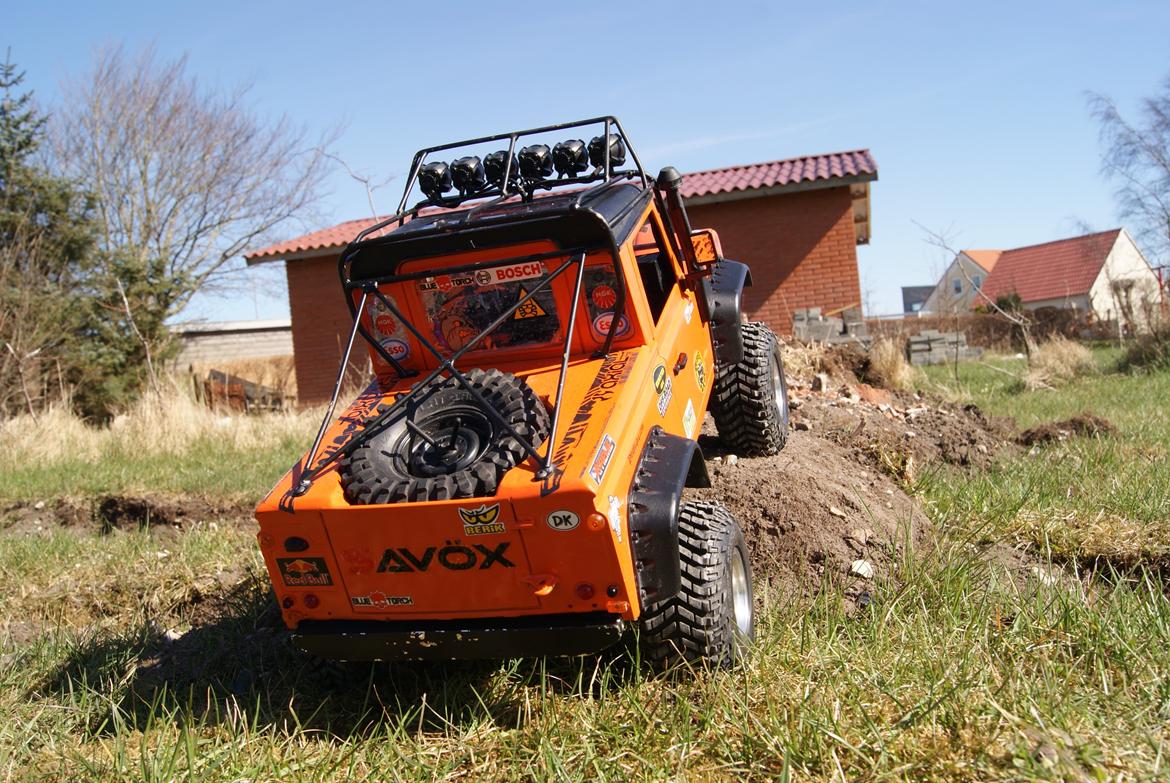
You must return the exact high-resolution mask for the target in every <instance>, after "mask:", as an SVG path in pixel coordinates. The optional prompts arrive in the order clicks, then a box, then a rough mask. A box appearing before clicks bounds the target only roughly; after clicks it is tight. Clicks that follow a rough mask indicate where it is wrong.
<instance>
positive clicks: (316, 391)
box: [284, 250, 369, 405]
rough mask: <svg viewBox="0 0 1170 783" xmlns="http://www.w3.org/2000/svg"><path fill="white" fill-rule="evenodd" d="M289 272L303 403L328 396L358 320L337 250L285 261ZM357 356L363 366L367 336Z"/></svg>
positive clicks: (295, 348) (355, 351)
mask: <svg viewBox="0 0 1170 783" xmlns="http://www.w3.org/2000/svg"><path fill="white" fill-rule="evenodd" d="M284 267H285V271H286V273H287V274H288V309H289V314H290V315H291V316H292V341H293V354H294V355H295V357H296V369H297V398H298V401H299V402H300V403H301V404H302V405H305V404H309V405H312V404H314V403H320V402H327V401H328V400H329V395H330V394H332V393H333V382H334V381H335V380H337V365H338V364H339V363H340V362H341V357H342V355H343V354H344V353H345V341H346V340H348V339H349V330H350V329H351V328H352V326H353V321H352V320H351V319H350V317H349V308H347V307H346V306H345V299H343V298H342V295H341V282H340V281H339V280H338V279H337V251H335V250H334V251H329V254H328V255H326V256H320V257H317V258H305V259H301V260H298V261H292V262H290V263H286V264H285V265H284ZM358 340H359V341H361V342H360V343H359V344H358V345H355V346H354V356H355V357H356V359H357V360H358V361H357V363H358V364H360V365H361V366H362V367H364V365H365V364H366V362H367V357H368V356H369V354H368V352H367V350H366V343H365V341H364V340H362V338H361V337H358Z"/></svg>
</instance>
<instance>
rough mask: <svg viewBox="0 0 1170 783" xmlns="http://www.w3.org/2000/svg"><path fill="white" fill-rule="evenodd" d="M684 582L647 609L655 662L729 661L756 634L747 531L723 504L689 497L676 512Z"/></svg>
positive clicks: (648, 648) (646, 646) (644, 632)
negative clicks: (677, 514) (692, 499)
mask: <svg viewBox="0 0 1170 783" xmlns="http://www.w3.org/2000/svg"><path fill="white" fill-rule="evenodd" d="M678 539H679V556H680V558H681V560H682V569H681V570H682V587H681V588H680V589H679V591H678V593H677V594H676V595H675V596H673V597H672V598H668V599H666V600H665V601H659V602H658V603H655V604H651V605H650V606H647V607H646V608H645V612H644V614H643V615H642V619H641V640H642V647H643V650H644V654H645V657H646V658H647V659H648V660H649V661H650V662H652V663H654V664H657V665H665V664H670V663H675V662H681V661H685V662H689V663H697V664H700V665H706V666H712V667H725V666H730V665H731V664H732V663H733V662H734V661H735V660H737V659H738V658H740V657H742V655H743V654H744V651H745V650H746V648H747V645H748V644H749V643H750V642H751V641H752V639H753V638H755V621H756V618H755V608H754V598H753V594H752V569H751V561H750V560H749V559H748V550H747V543H746V542H745V541H744V538H743V531H741V530H740V529H739V523H738V522H736V521H735V517H733V516H732V515H731V512H730V511H728V510H727V509H726V508H724V507H723V506H722V505H720V504H719V503H702V502H695V501H689V502H686V503H683V504H682V510H681V511H680V512H679V516H678Z"/></svg>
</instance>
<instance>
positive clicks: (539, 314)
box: [417, 261, 562, 355]
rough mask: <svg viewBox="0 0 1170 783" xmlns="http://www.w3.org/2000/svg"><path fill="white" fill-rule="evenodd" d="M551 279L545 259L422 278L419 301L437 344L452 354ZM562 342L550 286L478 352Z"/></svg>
mask: <svg viewBox="0 0 1170 783" xmlns="http://www.w3.org/2000/svg"><path fill="white" fill-rule="evenodd" d="M547 276H548V269H547V267H546V266H545V264H544V262H542V261H526V262H521V263H509V264H501V265H500V266H494V267H490V268H487V269H480V270H477V271H476V272H472V273H467V274H456V275H438V276H436V277H428V278H425V279H423V280H420V281H419V282H418V283H417V285H418V291H419V299H420V301H421V302H422V305H423V309H424V310H425V312H426V317H427V323H428V324H429V328H430V334H428V337H432V336H433V337H434V341H435V344H436V346H437V347H438V348H439V349H440V350H441V351H443V352H444V353H446V354H448V355H450V354H451V353H454V352H455V351H458V350H459V349H460V348H462V347H463V346H465V345H467V343H468V342H470V341H471V340H472V339H474V338H475V336H476V335H478V334H479V333H480V332H482V331H483V330H484V329H486V328H487V327H488V326H489V325H490V324H491V323H492V322H493V321H495V320H496V319H497V318H499V317H500V316H501V315H503V314H504V313H505V312H507V311H508V309H509V308H511V307H512V306H513V305H515V304H516V303H517V302H518V301H519V300H520V299H522V298H524V297H525V296H527V295H528V293H529V292H530V291H531V290H532V289H533V288H534V287H535V286H537V285H538V284H540V283H541V282H542V281H543V280H544V279H545V278H546V277H547ZM560 339H562V333H561V321H560V317H559V315H558V313H557V306H556V297H555V296H554V295H553V291H552V289H551V286H550V287H547V288H544V289H542V290H540V291H538V292H537V293H536V295H535V296H533V297H532V298H531V299H529V300H528V301H527V302H525V303H524V304H523V305H521V307H520V308H519V309H517V310H516V312H514V313H512V315H511V316H510V317H509V318H508V319H507V320H506V321H504V323H503V324H501V325H500V326H499V328H497V329H496V330H495V331H493V332H492V333H491V334H489V335H487V336H486V337H484V339H483V340H481V341H480V342H479V344H477V345H476V346H475V348H474V349H473V350H477V351H479V350H499V349H503V348H515V347H521V346H532V345H544V344H547V343H551V342H554V341H557V340H560Z"/></svg>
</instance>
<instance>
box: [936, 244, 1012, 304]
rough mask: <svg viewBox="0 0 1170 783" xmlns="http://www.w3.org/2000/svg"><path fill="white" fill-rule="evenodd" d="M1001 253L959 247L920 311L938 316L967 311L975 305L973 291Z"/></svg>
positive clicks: (998, 251)
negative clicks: (957, 252)
mask: <svg viewBox="0 0 1170 783" xmlns="http://www.w3.org/2000/svg"><path fill="white" fill-rule="evenodd" d="M1002 253H1003V251H1002V250H960V251H959V254H958V255H957V256H955V260H954V261H952V262H951V265H950V266H949V267H947V271H946V272H944V273H943V276H942V278H941V279H940V280H939V281H938V285H936V286H935V287H934V290H933V291H931V293H930V296H928V297H927V298H926V301H925V302H924V303H923V305H922V308H921V311H922V312H926V313H938V314H940V315H948V314H953V313H965V312H970V311H971V308H972V307H974V306H975V305H976V304H978V303H977V302H976V301H975V299H976V293H977V292H978V291H979V289H980V288H982V287H983V281H985V280H986V279H987V276H988V275H989V274H991V270H992V269H994V268H995V264H996V262H997V261H998V260H999V257H1000V255H1001V254H1002Z"/></svg>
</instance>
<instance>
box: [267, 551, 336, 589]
mask: <svg viewBox="0 0 1170 783" xmlns="http://www.w3.org/2000/svg"><path fill="white" fill-rule="evenodd" d="M276 567H277V568H278V569H280V579H281V581H282V582H284V586H285V587H330V586H332V585H333V577H331V576H330V575H329V566H327V565H326V564H325V558H323V557H278V558H276Z"/></svg>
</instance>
